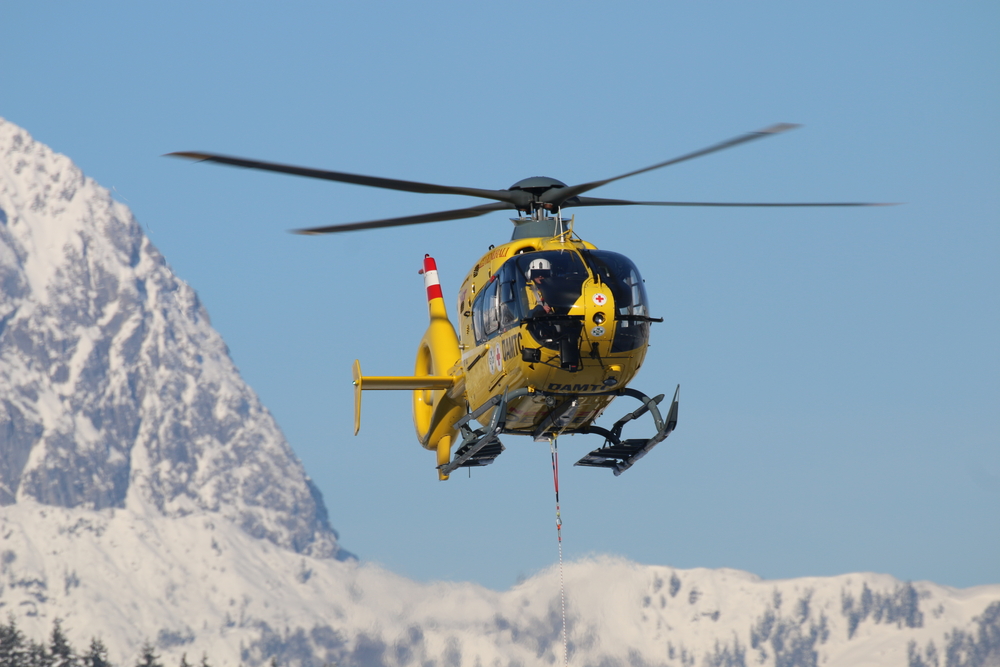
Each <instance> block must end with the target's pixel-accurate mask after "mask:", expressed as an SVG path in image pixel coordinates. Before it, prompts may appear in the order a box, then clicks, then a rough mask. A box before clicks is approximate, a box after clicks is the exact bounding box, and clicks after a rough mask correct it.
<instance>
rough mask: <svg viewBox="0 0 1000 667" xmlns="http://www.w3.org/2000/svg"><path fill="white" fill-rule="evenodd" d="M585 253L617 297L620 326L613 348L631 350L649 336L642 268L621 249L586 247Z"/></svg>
mask: <svg viewBox="0 0 1000 667" xmlns="http://www.w3.org/2000/svg"><path fill="white" fill-rule="evenodd" d="M584 256H585V257H586V258H587V261H588V262H589V263H591V264H592V266H593V268H594V270H595V271H596V272H597V275H598V276H600V278H601V281H602V282H604V283H606V284H607V285H609V286H610V287H611V293H612V294H613V295H614V297H615V308H617V312H616V313H615V319H616V320H617V326H616V327H615V339H614V342H613V343H612V344H611V351H612V352H627V351H628V350H634V349H635V348H637V347H640V346H642V345H645V344H646V342H647V341H648V340H649V322H648V321H647V318H648V317H649V306H648V302H647V301H646V288H645V286H644V285H643V282H642V277H641V276H640V275H639V269H637V268H635V264H633V263H632V260H630V259H629V258H628V257H626V256H625V255H620V254H618V253H617V252H610V251H608V250H585V251H584Z"/></svg>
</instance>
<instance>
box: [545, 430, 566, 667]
mask: <svg viewBox="0 0 1000 667" xmlns="http://www.w3.org/2000/svg"><path fill="white" fill-rule="evenodd" d="M549 451H550V452H551V453H552V482H553V484H554V485H555V488H556V538H557V541H558V542H559V601H560V603H561V605H562V636H563V664H564V665H566V667H569V639H568V638H567V634H566V580H565V578H564V577H563V553H562V515H561V514H560V512H559V449H558V448H557V447H556V439H555V438H552V439H551V440H549Z"/></svg>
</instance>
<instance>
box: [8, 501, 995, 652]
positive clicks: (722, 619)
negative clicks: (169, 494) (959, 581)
mask: <svg viewBox="0 0 1000 667" xmlns="http://www.w3.org/2000/svg"><path fill="white" fill-rule="evenodd" d="M0 538H2V540H3V547H2V552H0V564H2V565H0V604H2V606H0V611H5V610H11V611H14V612H15V613H16V614H17V616H18V617H19V618H20V619H21V625H22V627H23V629H25V630H26V631H27V632H28V634H29V635H31V636H35V637H38V638H42V637H44V636H46V634H47V633H48V632H49V631H50V630H51V624H52V620H53V619H54V618H55V617H56V616H59V617H61V618H62V619H64V628H66V629H67V631H68V634H69V636H70V638H71V640H72V642H73V643H74V645H77V646H85V645H86V643H87V641H89V638H90V637H92V636H100V637H102V638H103V640H104V641H105V643H107V644H108V646H109V647H110V649H111V657H112V659H113V660H115V661H117V662H119V663H120V664H130V663H132V661H133V660H134V658H135V656H136V654H137V652H138V649H139V646H140V644H141V643H142V641H143V640H144V639H146V638H149V639H152V640H154V641H155V642H156V643H157V644H158V646H159V649H160V651H161V652H162V654H163V656H164V658H165V661H166V664H168V665H172V664H177V661H179V659H180V654H181V653H187V654H188V657H189V659H191V660H192V662H193V661H194V659H197V658H199V657H200V656H201V654H202V653H203V652H207V653H208V655H209V656H210V659H211V662H212V664H214V665H218V666H220V667H221V666H223V665H232V666H235V665H237V664H240V663H242V664H247V665H256V664H261V663H263V662H266V661H267V660H269V659H270V658H271V657H272V656H277V657H278V658H279V661H280V662H281V663H283V664H284V663H292V664H295V663H299V664H307V665H308V664H311V665H317V666H318V665H320V664H324V663H331V662H332V663H335V664H338V665H425V664H436V665H467V666H470V667H471V666H472V665H518V664H519V665H532V664H554V663H553V661H555V662H556V664H561V663H560V659H561V650H562V645H561V638H560V636H559V633H560V629H561V619H560V613H559V588H558V586H559V578H558V573H557V572H556V571H555V570H554V569H550V570H548V571H545V572H542V573H540V574H538V575H536V576H535V577H533V578H531V579H528V580H527V581H525V582H523V583H521V584H519V585H518V586H515V587H514V588H512V589H511V590H509V591H505V592H496V591H492V590H488V589H485V588H482V587H480V586H477V585H474V584H466V583H431V584H419V583H415V582H413V581H409V580H406V579H404V578H402V577H399V576H396V575H393V574H392V573H390V572H386V571H385V570H382V569H380V568H378V567H376V566H373V565H360V564H358V563H357V562H341V561H337V560H335V559H329V558H315V557H312V556H306V555H301V554H297V553H295V552H293V551H290V550H288V549H283V548H280V547H276V546H274V545H273V544H271V543H269V542H267V541H266V540H260V539H256V538H253V537H250V536H249V535H247V534H246V533H245V532H243V531H241V530H239V529H238V528H236V527H235V526H233V525H232V524H231V523H229V522H226V521H219V520H217V519H216V518H215V516H214V515H213V514H211V513H201V514H190V515H187V516H184V517H175V518H167V517H162V516H152V517H151V516H148V515H137V514H135V513H134V512H132V511H131V510H128V509H124V510H119V509H105V510H100V511H94V510H84V509H80V508H72V509H68V508H60V507H48V506H43V505H39V504H36V503H30V502H24V503H18V504H17V505H13V506H9V507H6V508H3V510H2V513H0ZM866 588H867V590H868V594H867V598H868V602H867V614H862V607H863V603H862V600H863V599H864V598H865V597H866V595H865V593H864V591H865V590H866ZM566 589H567V613H568V618H569V628H570V633H569V644H570V664H573V665H634V664H638V665H677V666H680V665H688V666H693V665H699V666H701V665H729V666H732V665H767V666H772V665H785V666H788V665H812V664H819V665H830V666H836V665H844V666H848V665H900V666H904V665H907V664H919V663H915V662H911V661H910V660H909V655H908V649H909V646H910V642H911V641H912V642H915V648H917V649H918V650H919V652H920V655H921V656H924V657H925V656H926V653H927V647H928V646H930V645H933V649H932V652H933V653H934V654H936V655H937V656H939V657H940V663H939V664H940V665H941V667H943V666H944V665H946V664H973V665H989V664H994V665H995V664H997V663H996V660H997V659H1000V586H984V587H979V588H972V589H966V590H956V589H951V588H946V587H943V586H938V585H935V584H932V583H927V582H919V583H914V584H912V585H910V584H906V583H904V582H900V581H897V580H896V579H894V578H892V577H889V576H886V575H876V574H850V575H843V576H839V577H826V578H807V579H793V580H786V581H764V580H761V579H760V578H758V577H756V576H754V575H752V574H749V573H746V572H739V571H735V570H707V569H696V570H674V569H671V568H669V567H657V566H646V565H638V564H636V563H631V562H627V561H624V560H617V559H612V558H597V559H593V560H587V561H581V562H577V563H571V564H569V565H568V566H567V569H566ZM848 600H853V603H852V604H848V603H847V601H848ZM990 605H993V607H992V611H991V613H992V616H991V617H990V618H991V620H988V622H986V623H979V622H977V621H975V620H974V618H975V617H980V619H982V618H983V616H984V612H986V611H987V610H988V609H989V608H990ZM980 626H982V627H983V628H985V636H987V637H989V636H992V639H991V640H988V641H987V642H986V643H983V644H982V646H983V647H985V650H981V651H980V652H981V653H982V655H983V657H984V661H981V662H966V663H959V662H951V663H949V662H947V661H946V659H945V656H946V653H947V650H948V647H949V646H952V647H953V648H955V647H959V648H962V650H964V651H966V653H967V654H969V655H972V654H973V653H974V649H975V646H976V645H977V644H975V642H973V643H972V644H969V643H968V642H967V641H966V640H967V639H968V638H970V637H971V638H973V639H975V638H976V637H978V636H979V631H980ZM852 628H853V630H852ZM956 628H957V629H959V630H960V632H956V631H955V630H956ZM990 633H992V635H990ZM975 641H978V640H975ZM963 642H964V643H963ZM989 642H992V643H989ZM970 646H971V647H972V649H970ZM963 647H964V648H963ZM991 652H992V653H991ZM990 656H992V660H993V662H988V659H990ZM929 664H934V663H929Z"/></svg>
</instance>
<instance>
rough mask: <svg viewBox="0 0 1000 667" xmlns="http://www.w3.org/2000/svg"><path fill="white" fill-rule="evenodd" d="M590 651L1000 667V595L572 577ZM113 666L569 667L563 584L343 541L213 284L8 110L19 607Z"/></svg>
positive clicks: (1, 321) (780, 662)
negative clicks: (371, 550) (458, 573)
mask: <svg viewBox="0 0 1000 667" xmlns="http://www.w3.org/2000/svg"><path fill="white" fill-rule="evenodd" d="M566 591H567V607H566V610H567V619H568V625H569V634H568V645H569V658H570V660H569V661H570V664H573V665H594V666H598V665H604V666H608V667H610V666H612V665H672V666H683V667H694V666H695V665H698V666H699V667H700V666H702V665H705V666H711V667H721V666H726V667H735V666H738V665H739V666H744V667H746V666H749V665H765V666H768V667H770V666H775V667H779V666H780V667H790V666H792V665H901V666H902V665H910V666H912V667H917V666H918V665H919V666H921V667H923V666H930V665H934V666H935V667H945V666H947V667H958V666H962V667H967V666H975V667H979V666H983V665H1000V585H996V586H984V587H979V588H973V589H966V590H956V589H951V588H946V587H942V586H938V585H935V584H932V583H927V582H918V583H912V584H911V583H906V582H901V581H898V580H896V579H893V578H892V577H889V576H885V575H875V574H850V575H843V576H840V577H827V578H811V579H795V580H787V581H763V580H760V579H759V578H758V577H755V576H754V575H751V574H748V573H745V572H738V571H733V570H701V569H698V570H676V569H672V568H669V567H661V566H646V565H638V564H635V563H630V562H627V561H623V560H618V559H612V558H601V557H598V558H594V559H591V560H585V561H581V562H576V563H571V564H569V565H568V566H567V568H566ZM7 613H9V614H12V616H13V617H14V618H16V619H17V622H18V624H19V627H20V628H21V629H22V630H23V631H25V632H26V633H27V634H28V635H29V636H31V637H33V638H35V639H42V638H43V637H45V636H46V635H47V634H48V633H49V631H50V630H51V628H52V623H53V621H54V619H56V618H61V619H62V621H63V629H64V630H65V632H66V634H67V635H68V636H69V638H70V640H71V641H72V643H73V644H74V645H75V646H77V647H79V648H82V647H85V646H86V645H87V643H88V642H89V640H90V638H91V637H100V638H102V639H103V641H104V642H105V643H106V644H107V646H108V647H109V649H110V652H111V656H110V657H111V659H112V660H113V661H115V662H116V663H118V664H119V665H123V666H124V665H128V664H132V663H133V662H134V659H135V656H136V655H137V653H138V652H139V647H140V645H141V644H142V643H143V641H145V640H147V639H148V640H151V641H153V642H154V643H155V645H156V646H157V649H158V651H159V652H160V653H161V654H162V656H163V658H164V660H165V663H166V664H167V665H173V664H177V661H178V660H179V659H180V657H181V654H183V653H186V654H187V655H188V658H189V660H190V661H191V662H195V661H196V660H197V659H198V658H199V657H200V656H201V655H202V654H203V653H206V654H207V655H208V656H209V660H210V662H211V664H212V665H214V666H215V667H226V666H230V665H231V666H233V667H235V666H236V665H238V664H241V665H248V666H255V665H260V664H262V663H265V662H267V661H268V660H270V659H271V658H277V660H278V662H279V663H281V664H291V665H301V666H302V667H313V666H315V667H318V666H319V665H325V664H337V665H359V666H369V665H387V666H390V665H391V666H404V665H405V666H410V665H459V666H469V667H472V666H473V665H477V666H483V667H486V666H492V665H503V666H507V665H532V664H561V662H562V660H561V658H562V639H561V636H560V632H561V627H562V616H561V604H560V595H559V576H558V572H557V571H555V570H554V569H551V570H548V571H545V572H542V573H539V574H537V575H536V576H534V577H532V578H530V579H528V580H526V581H524V582H522V583H521V584H518V585H517V586H515V587H514V588H512V589H511V590H509V591H504V592H497V591H492V590H488V589H485V588H482V587H480V586H477V585H474V584H467V583H431V584H421V583H416V582H413V581H409V580H406V579H404V578H402V577H399V576H396V575H394V574H392V573H390V572H386V571H384V570H382V569H380V568H379V567H376V566H373V565H366V564H361V563H358V562H357V561H356V560H354V559H353V558H351V557H350V554H347V553H346V552H344V551H342V550H341V549H340V547H339V545H338V543H337V537H336V534H335V533H334V532H333V530H332V529H331V528H330V526H329V524H328V521H327V517H326V510H325V508H324V506H323V502H322V499H321V498H320V496H319V493H318V492H317V491H316V489H315V487H314V486H313V485H312V483H311V481H310V480H309V478H308V477H307V476H306V474H305V472H304V470H303V469H302V465H301V464H300V462H299V461H298V460H297V459H296V458H295V456H294V454H293V453H292V451H291V449H290V448H289V446H288V444H287V443H286V442H285V440H284V438H283V436H282V435H281V433H280V431H279V430H278V428H277V426H276V424H275V423H274V421H273V419H272V418H271V416H270V415H269V414H268V412H267V411H266V410H265V409H264V408H263V407H262V406H261V405H260V403H259V401H258V400H257V397H256V396H255V395H254V393H253V392H252V391H251V390H250V388H249V387H247V386H246V385H245V384H244V383H243V381H242V380H241V379H240V377H239V374H238V372H237V370H236V369H235V367H234V366H233V363H232V361H231V360H230V359H229V356H228V354H227V351H226V347H225V344H224V343H223V341H222V340H221V338H220V337H219V335H218V334H217V333H216V332H215V331H214V330H213V329H212V328H211V326H210V324H209V321H208V316H207V314H206V313H205V311H204V309H203V308H202V307H201V305H200V304H199V302H198V299H197V296H196V295H195V293H194V291H193V290H192V289H191V288H190V287H188V286H187V285H186V284H184V283H183V282H182V281H180V280H179V279H177V278H176V277H175V276H174V275H173V274H172V273H171V271H170V269H169V267H168V266H167V265H166V263H165V262H164V260H163V258H162V257H161V256H160V254H159V253H158V252H157V251H156V249H155V248H153V246H152V245H151V244H150V242H149V240H148V239H147V238H145V236H144V235H143V233H142V230H141V229H140V227H139V226H138V225H137V224H136V222H135V220H134V219H133V217H132V215H131V213H130V212H129V210H128V209H127V208H126V207H125V206H124V205H122V204H120V203H117V202H115V201H113V200H112V198H111V197H110V196H109V194H108V192H107V191H106V190H104V189H103V188H101V187H100V186H98V185H97V184H96V183H94V182H93V181H92V180H90V179H87V178H86V177H84V176H83V174H82V173H80V171H79V169H77V168H76V167H75V166H74V165H73V164H72V163H71V162H70V160H69V159H68V158H66V157H64V156H61V155H58V154H55V153H53V152H52V151H51V150H49V149H48V148H47V147H45V146H43V145H41V144H38V143H37V142H35V141H33V140H32V139H31V137H30V136H29V135H28V134H27V132H25V131H24V130H22V129H20V128H18V127H16V126H14V125H12V124H10V123H8V122H6V121H3V120H2V119H0V616H3V615H5V614H7Z"/></svg>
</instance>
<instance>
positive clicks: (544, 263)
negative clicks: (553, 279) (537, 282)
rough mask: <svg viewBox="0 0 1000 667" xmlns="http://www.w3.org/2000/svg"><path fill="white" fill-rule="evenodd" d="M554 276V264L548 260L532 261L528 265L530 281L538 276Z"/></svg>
mask: <svg viewBox="0 0 1000 667" xmlns="http://www.w3.org/2000/svg"><path fill="white" fill-rule="evenodd" d="M551 275H552V264H551V263H550V262H549V260H547V259H543V258H541V257H539V258H538V259H533V260H531V264H529V265H528V280H531V279H532V278H534V277H536V276H551Z"/></svg>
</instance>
